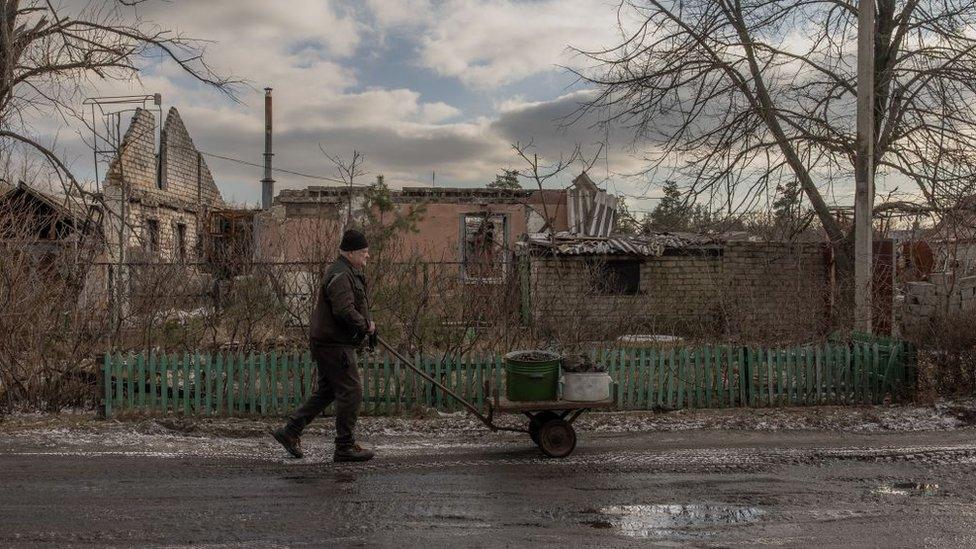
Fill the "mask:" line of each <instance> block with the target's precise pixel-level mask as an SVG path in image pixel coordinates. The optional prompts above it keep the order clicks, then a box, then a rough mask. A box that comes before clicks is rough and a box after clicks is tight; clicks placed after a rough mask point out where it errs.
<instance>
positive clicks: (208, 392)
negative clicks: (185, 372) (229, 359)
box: [197, 353, 219, 416]
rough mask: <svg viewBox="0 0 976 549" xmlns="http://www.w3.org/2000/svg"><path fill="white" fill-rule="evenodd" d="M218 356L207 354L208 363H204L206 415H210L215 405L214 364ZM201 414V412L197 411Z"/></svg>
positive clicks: (204, 406) (204, 404)
mask: <svg viewBox="0 0 976 549" xmlns="http://www.w3.org/2000/svg"><path fill="white" fill-rule="evenodd" d="M217 356H219V355H211V354H209V353H208V354H207V358H206V361H205V362H204V363H203V367H202V370H203V412H204V414H205V415H208V416H209V415H210V407H211V405H212V404H213V396H212V395H213V392H214V376H213V370H214V364H215V363H216V361H217ZM197 413H198V414H199V413H200V412H199V411H197Z"/></svg>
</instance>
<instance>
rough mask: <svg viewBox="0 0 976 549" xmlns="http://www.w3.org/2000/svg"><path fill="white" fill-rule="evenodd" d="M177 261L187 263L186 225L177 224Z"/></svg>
mask: <svg viewBox="0 0 976 549" xmlns="http://www.w3.org/2000/svg"><path fill="white" fill-rule="evenodd" d="M175 232H176V259H177V260H178V261H179V262H180V263H185V262H186V223H177V224H176V231H175Z"/></svg>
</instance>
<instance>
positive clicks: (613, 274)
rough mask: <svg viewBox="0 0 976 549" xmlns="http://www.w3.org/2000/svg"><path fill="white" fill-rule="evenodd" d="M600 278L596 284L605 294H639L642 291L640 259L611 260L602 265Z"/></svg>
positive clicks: (598, 289)
mask: <svg viewBox="0 0 976 549" xmlns="http://www.w3.org/2000/svg"><path fill="white" fill-rule="evenodd" d="M598 275H599V280H597V281H596V283H595V284H594V286H595V287H596V289H597V291H598V292H599V293H601V294H604V295H638V294H639V293H640V261H639V260H636V259H624V260H609V261H606V262H604V263H602V264H601V265H600V268H599V271H598Z"/></svg>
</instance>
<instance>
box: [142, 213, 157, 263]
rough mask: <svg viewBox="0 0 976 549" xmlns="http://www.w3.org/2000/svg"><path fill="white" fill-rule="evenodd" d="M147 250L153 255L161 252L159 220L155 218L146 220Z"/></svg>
mask: <svg viewBox="0 0 976 549" xmlns="http://www.w3.org/2000/svg"><path fill="white" fill-rule="evenodd" d="M145 240H146V251H147V252H149V253H150V254H151V255H155V254H156V253H158V252H159V221H157V220H155V219H147V220H146V235H145Z"/></svg>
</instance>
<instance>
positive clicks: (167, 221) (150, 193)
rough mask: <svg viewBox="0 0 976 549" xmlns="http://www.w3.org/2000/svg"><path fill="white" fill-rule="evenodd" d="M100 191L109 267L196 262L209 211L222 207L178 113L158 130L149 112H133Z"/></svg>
mask: <svg viewBox="0 0 976 549" xmlns="http://www.w3.org/2000/svg"><path fill="white" fill-rule="evenodd" d="M102 192H103V194H104V202H105V207H106V210H107V212H106V214H107V215H106V216H105V239H106V255H107V258H106V259H108V260H109V261H111V262H117V261H120V260H122V261H128V262H133V261H167V262H187V261H193V260H196V259H199V254H200V251H199V250H200V245H201V242H202V238H203V235H204V234H205V233H206V226H207V223H206V220H207V219H208V216H209V212H211V211H213V210H215V209H220V208H222V207H223V206H224V201H223V198H222V197H221V195H220V190H219V189H218V188H217V185H216V184H215V183H214V179H213V175H212V174H211V173H210V168H208V167H207V162H206V160H204V158H203V155H202V154H201V153H200V151H198V150H197V149H196V147H195V146H194V145H193V140H192V139H191V138H190V134H189V133H188V132H187V129H186V126H185V125H184V124H183V120H182V119H181V118H180V113H179V112H178V111H177V110H176V108H170V109H169V112H168V113H167V114H166V120H165V122H164V123H163V125H162V128H161V129H159V130H158V131H157V121H156V118H155V116H153V113H152V112H151V111H148V110H146V109H137V110H136V111H135V114H134V116H133V117H132V122H131V124H130V125H129V128H128V130H127V131H126V132H125V135H124V137H123V138H122V141H121V145H120V146H119V152H118V154H117V155H116V156H115V158H114V159H113V160H112V161H111V164H110V165H109V169H108V173H107V175H106V176H105V180H104V183H103V190H102Z"/></svg>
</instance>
